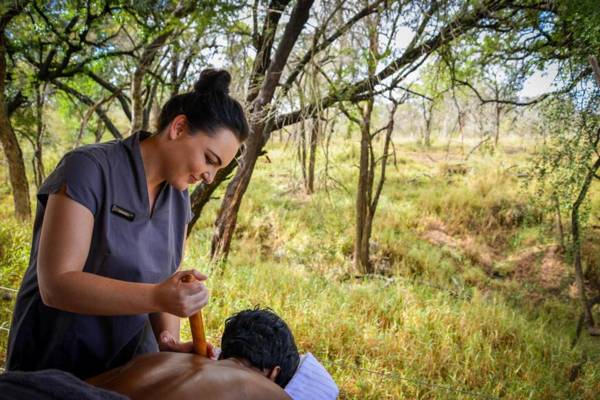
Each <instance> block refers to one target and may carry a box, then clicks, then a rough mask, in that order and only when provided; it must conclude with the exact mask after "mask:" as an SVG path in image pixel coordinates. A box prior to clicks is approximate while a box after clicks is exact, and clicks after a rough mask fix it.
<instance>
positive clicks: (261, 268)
mask: <svg viewBox="0 0 600 400" xmlns="http://www.w3.org/2000/svg"><path fill="white" fill-rule="evenodd" d="M396 147H397V149H398V154H397V156H398V157H397V158H398V163H397V165H396V166H390V168H389V170H388V181H387V184H386V186H385V189H384V192H383V194H382V199H381V202H380V205H379V209H378V211H377V215H376V219H375V227H374V230H373V238H372V239H373V259H374V261H375V262H376V264H377V266H378V268H379V271H380V272H382V274H380V275H376V276H373V277H368V278H360V277H357V273H356V271H354V270H353V267H352V261H351V258H350V255H351V252H352V243H353V242H352V240H353V234H354V193H355V186H356V183H355V181H356V172H357V169H356V167H354V166H353V165H354V163H355V160H356V155H357V154H358V151H357V148H356V146H353V145H349V144H347V143H341V142H340V143H336V144H335V146H333V147H332V154H331V160H330V167H329V175H330V176H331V177H333V178H335V181H336V182H337V183H336V182H334V181H333V180H327V179H326V178H325V177H324V172H323V170H322V168H323V164H324V161H323V159H322V153H319V158H318V159H317V168H318V171H317V176H318V187H317V192H316V193H315V194H313V195H311V196H308V195H306V194H305V193H304V191H303V190H302V186H301V184H300V181H301V174H300V170H299V168H298V165H297V162H296V160H295V153H294V149H293V148H291V147H288V148H287V149H286V148H285V147H284V145H283V144H279V143H274V144H271V145H269V148H268V151H269V153H268V154H269V158H270V160H271V161H272V162H271V163H269V162H268V161H267V160H266V158H264V157H263V158H261V159H260V160H259V162H258V164H257V169H256V171H255V175H254V177H253V180H252V183H251V186H250V188H249V190H248V193H247V195H246V196H245V198H244V202H243V204H242V209H241V212H240V215H239V219H238V229H237V231H236V236H235V241H234V243H233V246H232V250H231V255H230V258H229V260H228V261H227V262H226V263H225V264H223V265H212V264H210V262H209V260H208V257H207V253H208V250H209V247H210V238H211V235H212V231H213V228H212V223H213V221H214V215H215V213H216V210H217V209H218V206H219V203H220V201H219V200H216V201H212V202H211V203H210V204H209V205H208V206H207V208H206V210H205V211H204V215H203V216H202V217H201V218H200V220H199V222H198V224H197V226H196V228H195V230H194V232H193V234H192V236H191V238H190V239H189V245H188V249H187V254H186V259H185V261H184V265H185V266H187V267H195V268H198V269H199V270H201V271H205V272H208V273H209V275H210V279H209V283H208V284H209V287H210V289H211V294H212V297H211V301H210V303H209V305H208V306H207V308H206V310H205V312H204V315H205V319H206V324H207V334H208V337H209V339H210V340H211V341H212V342H214V343H218V341H219V337H220V334H221V332H222V325H223V321H224V319H225V318H226V317H227V316H229V315H231V314H232V313H234V312H236V311H239V310H241V309H243V308H247V307H252V306H255V305H262V306H268V307H271V308H273V309H274V310H275V311H276V312H277V313H279V314H280V315H281V316H282V317H283V318H284V319H285V320H286V321H287V322H288V323H289V325H290V327H291V328H292V330H293V331H294V334H295V336H296V340H297V342H298V345H299V347H300V349H301V350H302V351H310V352H312V353H314V354H315V355H316V356H317V357H318V358H320V359H321V360H322V361H323V364H324V365H325V366H326V367H327V368H328V370H329V371H331V373H332V374H333V376H334V378H335V379H336V381H337V382H338V384H339V386H340V388H341V391H342V398H348V399H354V398H356V399H413V398H421V399H471V398H475V397H473V395H472V394H464V393H459V392H456V391H448V390H446V388H445V387H449V388H452V389H453V390H459V391H469V392H477V393H483V394H488V395H491V396H497V397H501V398H506V399H529V398H531V399H549V398H556V399H562V398H569V399H593V398H596V395H597V393H598V392H600V379H599V378H600V367H598V361H600V353H599V352H598V350H597V347H598V342H597V341H594V339H591V338H589V337H587V336H585V335H584V336H583V337H582V338H581V339H580V341H579V343H578V345H577V346H576V347H575V348H574V349H571V348H570V342H571V340H572V337H573V334H574V330H575V322H576V320H577V318H578V313H579V308H578V307H579V306H578V303H577V302H576V301H575V300H572V299H570V298H569V297H568V295H567V288H564V290H562V291H560V292H559V293H546V292H543V291H542V290H541V289H540V288H539V287H536V286H535V285H534V284H529V283H524V282H521V281H517V280H515V279H510V278H508V277H504V278H502V277H501V278H498V277H492V276H490V275H489V274H488V273H486V272H484V269H483V268H482V267H481V266H480V265H478V264H477V262H475V261H473V259H472V258H470V257H468V255H465V254H464V253H462V252H461V251H458V250H456V249H451V248H448V247H440V246H436V245H434V244H431V243H429V242H428V241H426V240H424V239H423V233H424V232H425V230H426V229H427V223H428V222H427V221H431V220H436V221H441V223H443V224H444V226H445V227H446V229H447V231H448V233H449V234H451V235H454V236H456V237H466V236H467V235H468V236H470V237H473V238H474V240H476V242H477V243H478V244H481V245H482V246H483V245H485V246H487V247H488V248H490V249H493V251H494V252H495V253H496V254H497V257H499V258H504V257H508V256H510V255H511V254H514V253H516V252H518V251H520V250H523V249H527V248H529V247H531V246H535V245H537V244H542V243H550V242H552V241H553V240H554V237H553V234H552V232H551V231H550V230H549V229H548V227H547V226H545V225H543V224H542V220H543V215H541V212H540V211H539V210H537V209H535V207H533V206H532V205H531V204H532V202H531V201H530V200H531V199H530V197H529V195H528V194H527V193H526V192H524V191H522V190H519V188H520V187H521V184H520V182H519V180H518V178H517V177H516V170H517V169H518V168H513V167H511V166H512V165H514V164H516V165H517V166H518V167H520V166H522V165H523V162H524V159H525V158H526V154H523V153H519V152H516V153H514V152H511V154H505V153H501V152H500V153H496V154H495V155H494V156H493V157H492V156H489V155H477V154H475V155H473V156H472V157H471V158H470V159H469V162H468V163H467V167H468V170H467V172H466V174H465V175H460V174H459V175H451V176H448V174H446V173H445V172H444V168H445V167H444V165H445V164H444V162H441V161H439V160H443V159H444V157H445V146H440V147H437V148H434V149H433V150H431V151H428V154H429V156H431V157H433V158H434V159H435V160H438V162H433V161H431V160H429V159H428V158H427V157H426V156H425V151H424V150H423V149H422V148H421V147H420V146H418V145H414V144H411V143H403V144H397V146H396ZM451 152H452V154H453V155H454V158H457V157H456V154H457V149H454V148H453V149H451ZM353 154H354V155H353ZM340 184H341V185H340ZM342 185H343V187H342ZM1 190H3V191H6V188H5V187H2V188H1ZM223 190H224V188H221V189H220V190H219V191H218V192H217V193H216V196H217V197H220V196H222V193H223ZM594 196H596V194H594ZM592 204H593V207H592V208H593V209H594V210H598V209H600V201H598V200H597V199H595V200H594V201H593V202H592ZM10 213H11V204H10V203H9V202H8V201H7V200H5V199H3V200H2V201H1V202H0V217H1V218H3V220H4V221H9V222H7V223H6V224H4V222H3V225H2V228H1V229H0V246H1V247H2V249H3V253H0V254H3V256H2V257H0V271H1V272H2V276H1V278H0V284H1V285H4V286H12V287H14V286H16V285H18V281H19V277H20V276H21V274H22V271H23V268H24V267H25V266H26V264H27V261H28V251H29V246H30V227H28V226H25V225H20V224H17V223H15V222H11V221H12V220H11V219H10V217H9V216H10ZM590 248H592V249H593V247H590ZM592 256H593V254H588V257H592ZM533 294H537V296H536V297H535V298H534V297H533ZM540 296H541V299H540ZM10 308H11V302H10V301H3V302H2V315H1V317H2V321H3V322H4V321H6V320H7V318H9V313H10ZM5 336H6V335H5V334H3V333H2V332H0V337H1V338H0V346H1V348H0V350H2V349H4V348H5V341H4V340H5ZM184 337H187V338H189V331H188V330H187V323H186V324H184ZM584 353H587V354H588V357H589V359H588V361H587V362H586V363H584V364H583V366H582V368H581V371H580V372H579V375H578V377H577V378H576V379H575V380H574V381H573V382H570V379H569V376H570V373H571V370H572V368H573V367H574V366H576V365H577V364H578V363H580V362H581V360H582V359H583V354H584ZM384 374H387V375H384ZM440 385H441V386H444V387H440Z"/></svg>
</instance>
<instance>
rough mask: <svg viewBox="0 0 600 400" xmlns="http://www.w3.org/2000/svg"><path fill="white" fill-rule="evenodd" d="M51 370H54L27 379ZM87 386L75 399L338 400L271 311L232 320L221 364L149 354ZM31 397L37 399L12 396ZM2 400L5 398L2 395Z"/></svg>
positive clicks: (256, 311) (0, 388)
mask: <svg viewBox="0 0 600 400" xmlns="http://www.w3.org/2000/svg"><path fill="white" fill-rule="evenodd" d="M48 371H52V370H47V371H39V372H30V373H24V374H37V373H44V372H48ZM55 372H58V371H55ZM63 374H66V373H63ZM47 378H48V379H54V378H53V377H52V376H50V377H47ZM69 378H70V379H77V378H75V377H73V376H72V375H71V376H69ZM2 381H3V379H2V378H0V393H3V392H4V393H5V394H6V393H7V392H5V391H4V389H5V388H4V387H3V386H4V385H3V382H2ZM37 381H40V379H37ZM87 382H88V383H89V384H91V385H94V386H95V387H94V386H90V385H88V384H85V383H83V382H81V385H85V386H87V389H88V390H87V391H86V393H89V394H90V396H88V397H81V394H78V396H79V397H73V398H79V399H81V400H84V399H89V400H92V399H93V400H96V399H106V400H113V399H115V400H116V399H123V397H122V396H119V395H117V394H116V393H114V392H117V393H119V394H121V395H123V396H126V397H128V398H131V399H133V400H136V399H145V400H146V399H147V400H152V399H160V400H170V399H173V400H187V399H194V400H205V399H206V400H212V399H223V400H227V399H248V400H251V399H261V400H262V399H274V400H278V399H292V400H304V399H307V400H308V399H311V400H319V399H323V400H328V399H335V398H336V397H337V395H338V388H337V386H336V385H335V383H334V382H333V379H332V378H331V376H330V375H329V374H328V373H327V371H326V370H325V369H324V368H323V367H322V366H321V364H319V362H318V361H317V360H316V359H315V358H314V357H313V356H312V355H311V354H310V353H307V354H305V355H303V356H300V355H299V354H298V350H297V348H296V344H295V342H294V337H293V335H292V332H291V331H290V329H289V328H288V326H287V325H286V323H285V322H284V321H283V320H282V319H281V318H279V316H277V315H276V314H275V313H273V312H272V311H270V310H266V309H254V310H245V311H241V312H239V313H237V314H235V315H233V316H231V317H230V318H228V319H227V320H226V322H225V329H224V332H223V337H222V339H221V354H220V356H219V360H211V359H208V358H205V357H201V356H198V355H195V354H187V353H170V352H160V353H149V354H145V355H142V356H139V357H136V358H134V359H133V360H131V361H130V362H129V363H127V364H125V365H124V366H122V367H118V368H115V369H112V370H109V371H107V372H105V373H103V374H101V375H98V376H95V377H93V378H90V379H88V380H87ZM4 383H6V382H4ZM49 385H53V386H54V387H56V385H55V384H54V382H45V384H44V387H45V388H46V390H47V388H48V386H49ZM103 389H107V390H103ZM109 391H111V392H112V393H114V397H112V396H111V392H109ZM63 393H64V391H63ZM70 394H74V392H73V390H70ZM92 394H93V396H94V397H92ZM27 398H34V397H11V399H15V400H17V399H27ZM35 398H36V399H37V398H39V399H50V398H52V399H53V398H56V399H58V398H66V397H41V396H36V397H35ZM0 399H4V397H3V396H2V395H1V394H0Z"/></svg>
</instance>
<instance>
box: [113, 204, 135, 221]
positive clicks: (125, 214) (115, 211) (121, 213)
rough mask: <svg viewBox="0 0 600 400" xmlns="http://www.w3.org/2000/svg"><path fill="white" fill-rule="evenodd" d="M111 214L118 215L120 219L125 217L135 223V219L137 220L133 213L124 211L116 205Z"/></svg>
mask: <svg viewBox="0 0 600 400" xmlns="http://www.w3.org/2000/svg"><path fill="white" fill-rule="evenodd" d="M110 212H112V213H113V214H117V215H118V216H119V217H123V218H125V219H127V220H129V221H133V219H134V218H135V214H134V213H132V212H131V211H129V210H126V209H124V208H123V207H120V206H118V205H116V204H113V205H112V207H111V209H110Z"/></svg>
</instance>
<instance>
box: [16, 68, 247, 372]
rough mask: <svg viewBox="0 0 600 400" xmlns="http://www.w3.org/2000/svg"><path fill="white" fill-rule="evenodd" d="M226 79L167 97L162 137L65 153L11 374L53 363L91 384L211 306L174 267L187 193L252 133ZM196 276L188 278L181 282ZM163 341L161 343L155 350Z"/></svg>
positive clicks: (207, 75) (33, 265) (203, 80)
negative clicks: (90, 381)
mask: <svg viewBox="0 0 600 400" xmlns="http://www.w3.org/2000/svg"><path fill="white" fill-rule="evenodd" d="M230 80H231V77H230V75H229V73H227V72H226V71H222V70H212V69H211V70H204V71H203V72H202V73H201V75H200V79H199V81H198V82H197V83H196V85H195V86H194V90H193V91H192V92H190V93H185V94H180V95H177V96H174V97H173V98H171V99H170V100H169V101H168V102H167V103H166V104H165V105H164V107H163V109H162V110H161V112H160V115H159V118H158V130H157V134H155V135H151V134H149V133H147V132H142V131H140V132H136V133H135V134H133V135H131V136H130V137H128V138H126V139H124V140H113V141H110V142H106V143H100V144H93V145H87V146H83V147H80V148H78V149H75V150H73V151H71V152H69V153H67V154H66V155H65V156H64V157H63V159H62V160H61V162H60V163H59V164H58V166H57V167H56V169H55V170H54V171H53V173H52V174H51V175H50V176H48V178H47V179H46V181H45V182H44V183H43V185H42V186H41V187H40V189H39V191H38V193H37V197H38V205H37V211H36V218H35V222H34V231H33V242H32V250H31V255H30V261H29V267H28V269H27V271H26V272H25V276H24V278H23V282H22V284H21V288H20V290H19V294H18V296H17V301H16V305H15V310H14V314H13V321H12V329H11V331H10V337H9V343H8V355H7V368H8V369H9V370H25V371H31V370H40V369H45V368H57V369H61V370H64V371H68V372H71V373H73V374H75V375H76V376H78V377H80V378H82V379H85V378H88V377H91V376H93V375H97V374H99V373H101V372H103V371H106V370H108V369H111V368H114V367H116V366H119V365H123V364H124V363H126V362H127V361H129V360H130V359H132V358H133V357H134V356H135V355H138V354H142V353H147V352H151V351H158V350H171V351H181V352H188V351H191V343H180V342H179V318H178V317H186V316H189V315H191V314H193V313H196V312H197V311H198V310H200V309H201V308H202V307H203V306H204V305H205V304H206V303H207V301H208V290H207V289H206V287H205V286H204V284H203V283H202V281H203V280H205V279H206V276H204V275H202V274H200V273H199V272H197V271H195V270H191V271H179V272H176V270H177V269H178V266H179V263H180V261H181V258H182V256H183V248H184V246H185V233H186V231H187V224H188V223H189V221H190V220H191V218H192V211H191V207H190V201H189V195H188V191H187V187H188V185H189V184H193V183H196V182H198V181H200V180H202V181H203V182H205V183H210V182H211V181H212V180H213V178H214V176H215V173H216V172H217V171H218V170H219V169H220V168H222V167H224V166H226V165H227V164H228V163H229V162H231V161H232V159H233V158H234V157H235V155H236V153H237V151H238V149H239V147H240V145H241V143H243V141H244V140H245V139H246V137H247V136H248V123H247V121H246V118H245V116H244V112H243V109H242V107H241V105H240V104H239V103H238V102H237V101H236V100H234V99H233V98H231V97H230V96H229V95H228V87H229V83H230ZM190 273H192V274H194V275H195V276H196V278H197V280H195V281H194V282H190V283H184V282H182V281H181V278H182V276H183V275H186V274H190ZM157 343H160V345H158V344H157Z"/></svg>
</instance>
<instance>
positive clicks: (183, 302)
mask: <svg viewBox="0 0 600 400" xmlns="http://www.w3.org/2000/svg"><path fill="white" fill-rule="evenodd" d="M186 275H193V276H194V278H195V279H192V280H191V281H189V282H185V279H183V278H184V277H185V276H186ZM207 278H208V277H207V276H206V275H203V274H201V273H200V272H198V271H196V270H194V269H192V270H188V271H179V272H176V273H174V274H173V275H171V276H170V277H169V278H168V279H166V280H165V281H163V282H161V283H159V284H157V285H156V290H155V296H156V302H157V304H158V307H159V308H160V311H162V312H167V313H169V314H173V315H177V316H178V317H182V318H183V317H189V316H190V315H193V314H195V313H197V312H198V311H200V309H201V308H202V307H204V306H205V305H206V303H208V296H209V293H208V289H207V288H206V286H205V285H204V283H203V281H205V280H206V279H207Z"/></svg>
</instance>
